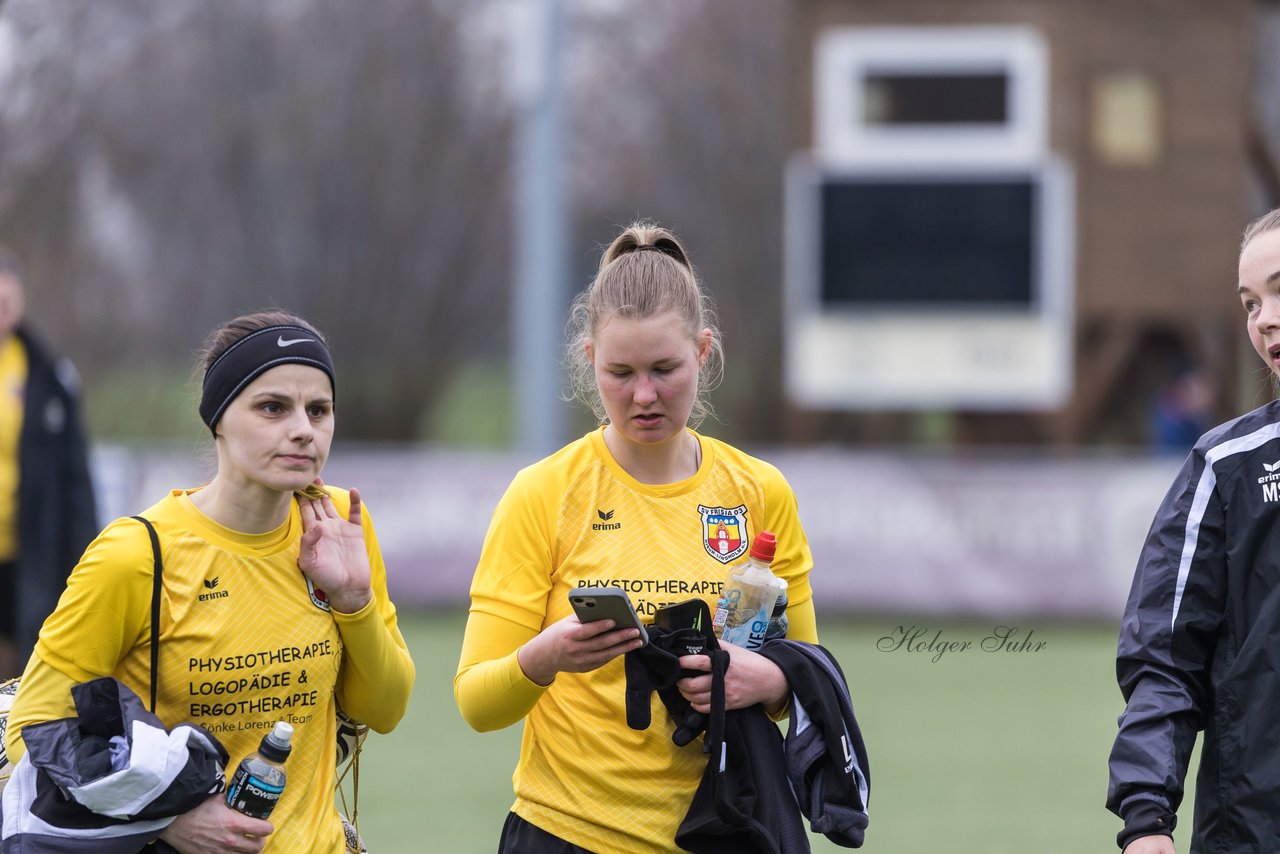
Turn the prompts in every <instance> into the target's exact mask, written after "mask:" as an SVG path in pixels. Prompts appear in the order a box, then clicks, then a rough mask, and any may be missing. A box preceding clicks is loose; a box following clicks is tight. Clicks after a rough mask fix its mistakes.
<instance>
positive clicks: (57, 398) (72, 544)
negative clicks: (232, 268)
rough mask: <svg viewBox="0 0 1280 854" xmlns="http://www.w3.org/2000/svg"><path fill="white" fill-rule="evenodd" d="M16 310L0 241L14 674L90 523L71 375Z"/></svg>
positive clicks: (7, 634)
mask: <svg viewBox="0 0 1280 854" xmlns="http://www.w3.org/2000/svg"><path fill="white" fill-rule="evenodd" d="M23 308H24V293H23V282H22V267H21V265H20V264H19V262H18V258H17V256H16V255H15V254H14V253H13V252H11V251H10V250H9V249H7V248H5V247H0V395H3V400H0V681H3V680H5V679H10V678H12V677H14V676H17V675H18V673H19V672H21V670H22V665H23V663H24V662H25V661H26V660H27V657H28V656H29V655H30V654H31V649H32V647H33V645H34V644H35V640H36V633H37V632H38V631H39V630H40V624H41V623H42V622H43V621H44V618H45V617H47V616H48V615H49V613H50V612H51V611H52V610H53V606H54V605H55V604H56V603H57V601H58V595H59V594H60V593H61V592H62V588H63V585H64V584H65V583H66V580H67V576H68V575H69V574H70V572H71V568H72V567H73V566H75V565H76V561H77V560H78V559H79V558H80V553H81V552H83V551H84V549H85V546H87V545H89V541H90V540H92V539H93V535H94V534H96V533H97V531H98V521H97V516H96V512H95V509H94V496H93V483H92V481H91V479H90V475H89V459H88V447H87V443H86V440H85V432H84V428H83V426H82V424H81V419H80V402H79V398H78V395H79V378H78V377H77V375H76V371H75V368H74V367H72V365H71V362H69V361H67V360H66V359H55V358H54V357H52V356H51V355H50V354H49V352H48V351H47V350H46V349H45V347H44V345H43V344H42V343H41V342H40V340H39V339H38V338H37V337H36V336H35V335H34V334H33V333H32V331H31V329H30V328H29V327H28V326H27V325H26V324H25V323H24V322H23Z"/></svg>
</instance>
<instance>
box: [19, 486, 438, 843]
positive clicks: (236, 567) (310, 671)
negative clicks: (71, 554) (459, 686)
mask: <svg viewBox="0 0 1280 854" xmlns="http://www.w3.org/2000/svg"><path fill="white" fill-rule="evenodd" d="M326 489H327V491H328V492H329V493H330V495H331V497H332V498H333V501H334V504H335V506H336V508H337V510H338V512H339V513H340V514H341V515H342V516H343V517H344V518H345V517H346V516H347V514H348V512H349V507H350V497H349V495H348V494H347V493H346V492H345V491H344V490H339V489H335V488H332V487H326ZM140 515H142V516H143V517H145V518H146V519H148V520H150V521H151V523H152V524H153V525H154V526H155V529H156V533H157V534H158V536H159V539H160V544H161V554H162V557H163V563H164V565H163V594H162V597H161V603H162V604H161V609H160V659H159V667H158V680H157V681H158V694H157V704H156V713H157V715H158V716H159V717H160V719H161V720H162V721H163V722H164V723H165V724H166V725H168V726H172V725H174V724H177V723H180V722H185V723H194V724H199V725H200V726H203V727H205V728H206V729H208V730H209V731H210V732H212V733H213V734H214V735H215V736H217V738H218V739H219V740H220V741H221V742H222V744H223V746H224V747H225V748H226V749H227V752H228V753H229V754H230V757H231V759H230V764H229V766H228V769H227V773H228V775H230V772H231V771H232V770H234V768H235V766H236V765H237V764H238V763H239V761H240V760H241V759H242V758H243V757H244V756H245V755H246V754H248V753H250V752H251V751H254V750H256V749H257V748H258V744H259V742H260V741H261V739H262V736H263V735H265V734H266V733H267V732H269V731H270V729H271V727H272V726H273V724H274V723H275V722H276V721H280V720H284V721H288V722H290V723H291V724H293V727H294V735H293V741H292V751H291V753H290V755H289V758H288V760H287V761H286V763H285V770H286V773H287V775H288V783H287V785H286V788H285V791H284V794H283V795H281V798H280V801H279V803H278V804H277V806H276V808H275V810H274V812H273V813H272V814H271V818H270V821H271V822H272V824H273V825H274V826H275V832H274V833H272V834H271V835H270V836H268V837H267V840H266V849H265V850H266V851H268V852H282V854H283V852H288V854H292V853H293V852H299V851H305V852H317V854H320V852H325V853H326V854H327V852H333V854H340V852H343V851H345V850H346V849H345V843H344V836H343V831H342V825H341V819H340V818H339V815H338V812H337V810H336V808H335V807H334V785H335V774H336V767H335V766H336V758H335V756H336V754H335V751H336V744H337V734H336V717H335V702H336V701H337V702H341V705H342V707H343V708H344V710H346V711H348V712H349V713H351V714H352V715H353V716H355V717H359V718H360V719H362V720H365V721H366V722H367V723H370V724H371V726H373V727H374V728H375V729H378V730H380V731H385V730H386V729H389V728H391V727H392V726H394V724H395V722H396V721H397V720H398V719H399V716H400V715H401V714H403V711H404V706H405V704H406V703H407V700H408V692H409V687H410V686H411V684H412V681H413V667H412V663H411V661H410V660H409V657H408V652H407V650H406V649H405V646H404V640H403V638H402V637H401V635H400V632H399V629H398V628H397V626H396V619H395V608H394V606H393V605H392V604H391V602H390V600H389V599H388V597H387V589H386V569H385V567H384V566H383V563H382V558H381V553H380V551H379V549H378V545H377V538H376V536H375V534H374V531H373V527H372V523H371V521H370V520H369V515H368V512H367V510H366V512H364V514H363V516H362V524H363V526H364V537H365V544H366V549H367V550H368V552H369V556H370V563H371V566H372V569H373V589H374V599H373V601H372V602H370V604H369V605H368V606H366V607H365V608H364V609H362V610H361V611H360V612H357V613H356V614H351V615H346V614H337V613H336V612H332V611H331V610H330V608H329V605H328V602H327V601H326V597H325V594H324V592H323V591H322V590H319V589H317V588H315V586H314V585H313V584H311V582H310V581H309V580H308V579H307V577H306V576H305V575H304V574H303V573H302V571H301V570H300V569H299V568H298V552H299V540H300V537H301V533H302V524H301V518H300V516H299V511H298V504H297V501H296V500H295V501H294V502H293V503H292V505H291V509H290V513H289V518H288V520H287V521H286V522H285V523H284V524H283V525H282V526H280V527H279V528H277V529H276V530H274V531H271V532H269V533H266V534H259V535H251V534H243V533H239V532H236V531H232V530H230V529H228V528H224V527H222V526H220V525H218V524H216V523H215V522H213V521H212V520H211V519H209V518H208V517H207V516H205V515H204V514H203V513H202V512H200V510H199V509H198V508H196V506H195V504H194V503H193V502H192V500H191V493H190V492H189V491H183V490H175V491H174V492H172V493H171V494H170V495H169V496H168V497H166V498H165V499H163V500H162V501H160V502H159V503H157V504H155V505H154V506H152V507H151V508H149V509H147V510H146V511H144V512H143V513H142V514H140ZM152 567H153V561H152V549H151V544H150V539H149V538H148V536H147V532H146V529H145V528H144V527H143V526H142V525H141V523H139V522H137V521H136V520H133V519H118V520H116V521H115V522H113V523H112V524H111V525H109V526H108V527H107V528H106V529H105V530H104V531H103V532H102V533H101V534H100V535H99V536H98V539H97V540H95V541H94V542H93V543H92V544H91V545H90V546H89V548H88V549H87V550H86V552H85V555H84V557H83V558H82V559H81V561H80V563H79V564H78V565H77V566H76V568H75V570H74V571H73V573H72V575H71V577H70V579H69V580H68V584H67V589H66V590H65V592H64V593H63V595H62V598H61V599H60V600H59V602H58V607H57V609H56V610H55V612H54V613H53V615H52V616H51V617H50V618H49V619H48V620H47V621H46V622H45V624H44V627H43V628H42V629H41V632H40V639H39V641H38V643H37V645H36V654H35V655H34V656H33V657H32V660H31V663H29V664H28V667H27V672H26V673H25V674H24V677H23V685H22V690H21V691H20V692H19V695H18V700H17V702H16V703H15V708H14V712H13V717H12V718H11V720H10V729H9V732H8V733H7V734H6V741H7V742H8V743H9V745H10V753H11V756H15V758H16V755H21V752H22V749H21V746H20V744H18V743H17V742H16V740H15V739H16V736H17V733H18V732H20V730H21V727H22V726H23V725H25V724H27V723H33V722H36V721H39V720H49V719H52V718H56V717H62V716H65V715H69V714H74V710H73V707H72V706H71V704H70V695H69V689H70V686H71V685H73V684H75V683H79V682H84V681H88V680H89V679H93V678H97V677H99V676H115V677H116V678H118V679H119V680H120V681H122V682H124V683H125V684H126V685H128V686H129V687H130V688H132V689H133V690H134V691H135V692H136V693H137V694H138V696H139V697H141V698H142V699H143V702H144V703H145V702H148V701H149V692H150V683H151V659H150V654H151V653H150V648H151V644H150V624H151V616H150V609H151V598H152V595H151V591H152ZM352 636H358V637H359V638H360V644H361V645H362V646H363V647H366V648H365V649H363V654H364V655H365V657H367V658H368V659H369V660H370V661H374V662H378V663H379V665H378V666H379V667H381V671H380V672H374V673H371V674H370V673H366V674H365V676H364V677H363V678H365V679H366V680H367V681H366V683H365V684H363V685H355V684H354V683H355V679H354V678H352V679H349V680H346V681H344V676H343V674H344V670H343V668H342V663H343V658H344V652H345V651H346V649H345V647H346V643H345V642H344V637H346V638H347V639H348V640H350V638H351V637H352ZM367 647H381V648H372V649H370V648H367ZM353 669H357V668H353ZM348 683H351V684H348ZM374 684H377V685H379V686H380V691H379V693H377V694H376V695H375V693H374V691H373V690H372V686H373V685H374ZM380 705H383V706H385V707H386V708H387V711H386V712H385V714H386V715H388V716H389V719H388V720H386V721H377V720H375V721H369V720H368V719H367V717H361V715H358V714H356V710H360V712H362V713H363V712H365V711H366V710H370V709H374V708H377V707H378V706H380ZM397 709H398V711H397ZM370 714H373V715H374V716H375V717H376V714H378V713H374V712H370ZM388 723H389V726H388V725H387V724H388ZM15 748H16V752H15Z"/></svg>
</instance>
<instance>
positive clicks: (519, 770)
mask: <svg viewBox="0 0 1280 854" xmlns="http://www.w3.org/2000/svg"><path fill="white" fill-rule="evenodd" d="M566 356H567V361H568V367H569V380H570V387H571V388H572V390H573V392H574V394H575V396H577V397H579V398H581V399H582V400H583V401H584V402H585V403H586V404H587V405H588V406H590V407H591V409H592V411H593V412H595V414H596V415H597V417H598V418H599V419H600V422H601V426H600V427H599V428H597V429H595V430H593V431H592V432H590V433H588V434H587V435H586V436H584V437H582V438H580V439H578V440H576V441H574V442H572V443H570V444H569V445H567V446H565V447H564V448H562V449H561V450H560V451H558V452H556V453H555V454H553V455H551V456H550V457H547V458H546V459H544V460H542V461H540V462H538V463H535V464H534V465H532V466H530V467H528V468H526V469H524V470H522V471H521V472H519V473H518V474H517V475H516V477H515V479H514V480H513V481H512V483H511V485H510V487H509V488H508V489H507V492H506V494H505V495H504V496H503V498H502V500H501V502H500V503H499V505H498V507H497V510H496V511H495V512H494V516H493V520H492V522H491V524H490V527H489V533H488V536H487V537H486V539H485V544H484V549H483V552H482V554H481V557H480V561H479V564H478V566H477V568H476V573H475V578H474V580H473V582H472V587H471V611H470V616H469V619H468V622H467V629H466V636H465V638H464V641H463V648H462V655H461V660H460V662H459V666H458V673H457V676H456V677H455V679H454V694H455V697H456V699H457V702H458V706H459V709H460V710H461V711H462V714H463V717H464V718H465V719H466V720H467V722H468V723H469V724H470V725H471V726H472V727H474V728H475V729H477V730H480V731H488V730H495V729H500V728H503V727H507V726H510V725H511V724H514V723H517V722H519V721H522V720H523V721H524V723H525V727H524V740H523V744H522V747H521V751H520V759H519V764H518V765H517V767H516V772H515V777H514V782H515V794H516V800H515V804H514V805H513V807H512V811H511V814H510V815H509V816H508V817H507V822H506V826H505V827H504V828H503V832H502V839H501V842H500V843H499V850H500V851H501V852H507V854H526V852H534V853H535V854H544V852H582V851H597V852H599V851H608V852H618V853H619V854H656V852H669V851H674V850H678V848H677V846H676V843H675V835H676V831H677V828H678V827H679V825H680V823H681V820H682V819H683V818H684V816H685V813H686V811H687V810H688V808H689V804H690V800H691V798H692V797H693V794H694V792H695V790H696V789H697V787H698V783H699V780H700V778H701V776H702V773H703V770H704V769H705V768H706V767H707V756H706V754H704V753H703V752H702V746H701V742H700V741H698V740H695V741H694V742H692V743H690V744H687V745H684V746H677V745H676V744H675V743H673V740H672V738H671V731H670V728H669V727H664V726H657V725H654V726H650V727H649V728H648V729H644V730H636V729H631V728H629V727H628V725H627V719H626V710H625V702H624V695H625V689H626V681H625V676H624V672H623V656H624V655H625V654H626V653H627V652H630V651H632V650H635V649H638V648H639V647H640V646H641V645H642V641H641V640H640V639H639V632H638V630H636V629H634V628H620V627H615V625H614V623H613V621H611V620H597V621H594V622H586V623H584V622H580V621H579V619H578V617H577V616H575V615H574V613H573V611H572V610H571V607H570V603H569V598H568V597H569V593H570V591H572V590H574V589H577V588H581V587H595V586H617V587H621V588H622V589H623V590H625V591H626V592H627V594H628V595H629V597H630V599H631V602H632V604H633V606H634V607H635V609H636V611H637V612H638V613H639V614H640V615H641V617H642V619H644V618H646V617H648V616H652V614H653V613H654V611H655V610H656V609H658V608H660V607H662V606H664V605H668V604H674V603H679V602H683V601H686V600H689V599H692V598H701V599H703V600H705V601H706V602H707V603H708V606H709V607H710V608H712V609H714V607H715V603H716V597H717V595H718V593H719V590H720V587H721V584H722V583H723V580H724V578H725V575H726V573H727V567H728V565H729V564H734V563H739V562H741V561H742V560H744V559H745V554H746V550H747V548H748V546H749V544H750V542H751V538H752V537H753V536H754V535H755V534H756V533H758V532H760V531H772V532H773V533H774V534H775V535H776V536H777V541H778V548H777V554H776V556H775V558H774V561H773V569H774V572H775V573H776V574H777V575H778V576H779V577H780V578H782V579H784V580H785V581H786V583H787V586H788V591H787V592H788V597H789V605H788V607H787V616H788V620H789V624H790V629H789V637H790V638H792V639H794V640H801V641H808V642H816V641H817V628H816V621H815V619H814V612H813V602H812V594H811V591H810V588H809V578H808V575H809V569H810V567H811V565H812V557H811V555H810V553H809V546H808V542H807V540H806V539H805V534H804V530H803V529H802V527H801V525H800V520H799V517H798V514H797V510H796V500H795V495H794V493H793V492H792V490H791V488H790V487H789V486H788V484H787V482H786V480H785V479H784V478H783V477H782V475H781V474H780V473H779V472H778V470H777V469H776V468H774V467H773V466H771V465H769V464H768V463H765V462H762V461H761V460H758V459H755V458H753V457H751V456H748V455H747V454H745V453H743V452H741V451H739V450H737V449H736V448H733V447H731V446H729V445H727V444H725V443H723V442H720V441H717V440H716V439H713V438H710V437H708V436H704V435H702V434H700V433H698V432H697V431H696V430H695V428H696V426H697V425H698V424H699V423H700V422H701V421H702V420H703V418H705V416H706V415H707V414H708V413H709V411H710V407H709V404H708V403H707V399H706V396H707V393H708V392H709V391H710V389H711V388H713V387H714V386H715V384H716V382H717V381H718V380H719V377H720V373H721V368H722V350H721V346H720V336H719V333H718V332H717V330H716V326H715V319H714V315H713V312H712V309H711V305H710V300H709V298H708V297H707V295H706V294H705V293H704V291H703V289H702V288H701V286H700V284H699V282H698V278H697V276H696V275H695V274H694V270H693V266H692V265H691V264H690V262H689V257H688V253H687V252H686V251H685V249H684V247H683V246H682V245H681V243H680V241H679V240H678V239H676V237H675V236H674V235H673V234H672V233H671V232H670V231H668V230H666V229H664V228H661V227H660V226H657V225H655V224H653V223H649V222H639V223H635V224H633V225H631V226H630V227H628V228H626V229H625V230H624V231H623V232H622V233H621V234H619V235H618V237H617V238H615V239H614V241H613V243H612V244H610V246H609V247H608V248H607V249H606V250H605V252H604V255H603V257H602V258H601V261H600V268H599V271H598V272H597V274H596V277H595V279H594V281H593V282H592V283H591V285H590V286H589V287H588V288H587V289H586V290H585V291H584V292H583V293H582V294H581V295H579V297H578V298H577V299H576V300H575V302H574V304H573V308H572V310H571V314H570V323H569V335H568V341H567V346H566ZM722 647H723V648H725V649H726V650H728V652H729V654H730V656H731V666H730V668H729V670H728V673H727V676H726V678H725V699H726V702H725V705H726V708H728V709H738V708H745V707H748V706H753V705H755V704H762V705H763V706H764V707H765V708H766V710H768V711H769V712H770V713H771V714H773V715H774V716H775V717H776V716H778V715H780V714H783V713H784V711H785V708H786V705H787V700H788V697H789V695H790V692H789V686H788V684H787V680H786V678H785V677H784V676H783V674H782V672H781V670H780V669H779V668H778V667H777V665H775V664H774V663H773V662H772V661H770V660H769V659H767V658H765V657H764V656H761V655H758V654H756V653H755V652H751V651H748V650H746V649H741V648H738V647H734V646H732V645H730V644H725V643H723V642H722ZM680 665H681V666H682V667H683V668H685V669H686V670H689V671H699V672H701V673H702V675H698V676H692V677H686V678H684V679H681V680H680V681H679V683H678V687H679V691H680V693H681V695H683V697H684V698H685V699H686V700H687V701H688V702H689V703H690V704H691V706H692V708H693V709H694V710H695V711H697V712H701V713H703V714H705V713H707V712H708V711H709V709H710V702H711V697H710V693H711V683H712V677H711V675H710V674H709V673H707V672H706V671H708V669H709V660H708V658H707V656H705V655H692V656H684V657H682V658H681V659H680ZM655 720H657V716H656V715H655Z"/></svg>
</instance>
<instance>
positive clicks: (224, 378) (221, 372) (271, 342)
mask: <svg viewBox="0 0 1280 854" xmlns="http://www.w3.org/2000/svg"><path fill="white" fill-rule="evenodd" d="M290 364H293V365H310V366H311V367H313V368H319V369H320V370H322V371H324V372H325V373H326V374H328V376H329V385H330V387H331V388H333V390H334V395H335V397H336V396H337V389H338V383H337V381H335V380H334V378H333V359H332V358H331V357H330V356H329V348H328V347H326V346H325V344H324V342H323V341H321V340H320V337H319V336H318V335H316V334H315V333H314V332H312V331H311V330H309V329H304V328H303V327H301V326H267V327H265V328H263V329H258V330H255V331H253V332H250V333H249V334H248V335H246V336H244V337H243V338H241V339H240V340H239V341H237V342H236V343H234V344H232V345H231V346H230V347H228V348H227V349H225V350H223V351H222V353H221V354H220V355H219V356H218V358H216V359H214V360H213V364H212V365H210V366H209V369H208V370H207V371H205V372H204V386H203V388H202V389H201V392H200V419H201V420H202V421H204V423H205V426H207V427H208V428H209V431H210V432H211V433H213V435H214V436H215V437H216V436H217V435H218V433H217V431H216V430H214V427H216V426H217V424H218V420H219V419H220V418H222V413H224V412H226V410H227V407H228V406H230V405H231V401H233V400H235V399H236V396H237V395H239V394H240V392H242V391H244V388H245V386H247V385H248V384H249V383H251V382H253V381H254V380H255V379H257V378H258V377H259V376H261V375H262V373H263V372H264V371H268V370H270V369H271V368H274V367H276V366H278V365H290Z"/></svg>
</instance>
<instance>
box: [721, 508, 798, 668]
mask: <svg viewBox="0 0 1280 854" xmlns="http://www.w3.org/2000/svg"><path fill="white" fill-rule="evenodd" d="M777 546H778V541H777V538H776V537H774V535H773V533H772V532H770V531H761V532H760V533H758V534H756V537H755V539H754V540H752V542H751V552H750V554H749V555H748V557H747V562H746V563H742V564H738V565H737V566H733V567H730V568H729V577H728V578H727V579H726V580H725V583H724V591H723V592H722V593H721V594H720V601H719V602H718V603H717V605H716V613H715V616H714V617H712V618H711V626H712V628H713V629H714V630H715V633H716V637H718V638H720V639H721V640H723V641H728V642H729V643H731V644H734V645H736V646H740V647H744V648H746V649H759V648H760V647H762V646H764V642H765V639H766V637H772V635H771V634H770V633H769V624H770V622H772V621H773V619H774V614H775V609H776V608H777V606H778V604H779V602H780V601H783V602H785V599H784V597H785V596H786V595H787V583H786V582H785V581H783V580H782V579H781V578H779V577H778V576H776V575H774V574H773V570H772V569H771V568H770V564H771V563H772V562H773V555H774V552H775V551H776V550H777ZM783 607H784V608H785V607H786V606H785V605H784V606H783Z"/></svg>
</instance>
